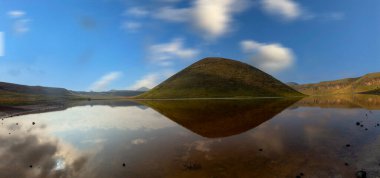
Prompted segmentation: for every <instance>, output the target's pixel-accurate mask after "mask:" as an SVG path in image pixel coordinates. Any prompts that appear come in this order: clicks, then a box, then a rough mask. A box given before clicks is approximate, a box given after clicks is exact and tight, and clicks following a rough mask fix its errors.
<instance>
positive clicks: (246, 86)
mask: <svg viewBox="0 0 380 178" xmlns="http://www.w3.org/2000/svg"><path fill="white" fill-rule="evenodd" d="M281 96H302V94H301V93H299V92H297V91H295V90H294V89H292V88H290V87H288V86H287V85H285V84H283V83H282V82H280V81H279V80H277V79H275V78H273V77H272V76H270V75H268V74H266V73H264V72H262V71H260V70H259V69H256V68H254V67H252V66H250V65H248V64H245V63H242V62H238V61H234V60H229V59H224V58H205V59H203V60H200V61H198V62H196V63H194V64H192V65H191V66H189V67H187V68H185V69H184V70H182V71H180V72H179V73H177V74H175V75H174V76H172V77H170V78H169V79H167V80H166V81H164V82H163V83H161V84H160V85H158V86H157V87H155V88H153V89H152V90H150V91H149V92H147V93H144V94H142V95H139V96H138V97H137V98H149V99H153V98H208V97H281Z"/></svg>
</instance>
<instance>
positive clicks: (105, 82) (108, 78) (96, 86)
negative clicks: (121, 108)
mask: <svg viewBox="0 0 380 178" xmlns="http://www.w3.org/2000/svg"><path fill="white" fill-rule="evenodd" d="M121 75H122V72H110V73H108V74H106V75H103V76H102V77H101V78H100V79H99V80H97V81H95V82H94V83H93V84H92V85H91V86H90V90H91V91H104V90H105V89H107V87H108V86H109V84H111V83H112V82H113V81H115V80H117V79H119V78H120V77H121Z"/></svg>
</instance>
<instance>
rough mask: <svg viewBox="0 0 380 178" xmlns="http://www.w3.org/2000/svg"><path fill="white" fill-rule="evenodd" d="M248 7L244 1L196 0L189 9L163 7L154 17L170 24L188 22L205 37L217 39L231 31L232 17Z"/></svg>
mask: <svg viewBox="0 0 380 178" xmlns="http://www.w3.org/2000/svg"><path fill="white" fill-rule="evenodd" d="M248 6H249V3H248V1H246V0H196V1H195V2H194V3H193V4H192V6H191V7H188V8H173V7H165V8H162V9H160V10H158V11H157V12H156V13H155V15H154V17H155V18H157V19H162V20H166V21H170V22H188V23H190V24H191V25H192V26H194V27H196V28H197V29H199V30H200V31H201V32H202V35H204V36H205V37H214V38H215V37H219V36H221V35H223V34H225V33H226V32H228V31H229V30H230V29H231V27H230V26H231V22H233V15H234V14H236V13H238V12H242V11H243V10H245V9H246V8H247V7H248Z"/></svg>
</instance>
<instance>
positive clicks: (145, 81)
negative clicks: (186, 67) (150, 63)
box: [128, 70, 174, 90]
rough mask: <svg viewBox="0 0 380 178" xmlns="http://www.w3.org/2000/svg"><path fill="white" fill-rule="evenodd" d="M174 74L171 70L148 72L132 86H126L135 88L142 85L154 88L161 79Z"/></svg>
mask: <svg viewBox="0 0 380 178" xmlns="http://www.w3.org/2000/svg"><path fill="white" fill-rule="evenodd" d="M173 74H174V72H173V71H171V70H167V71H161V72H157V73H150V74H148V75H145V76H143V77H142V78H141V79H139V80H137V81H136V82H135V83H134V84H133V85H132V86H130V87H128V89H132V90H137V89H139V88H142V87H147V88H150V89H151V88H154V87H155V86H156V85H158V84H159V83H160V82H162V81H163V80H165V79H167V78H168V77H170V76H172V75H173Z"/></svg>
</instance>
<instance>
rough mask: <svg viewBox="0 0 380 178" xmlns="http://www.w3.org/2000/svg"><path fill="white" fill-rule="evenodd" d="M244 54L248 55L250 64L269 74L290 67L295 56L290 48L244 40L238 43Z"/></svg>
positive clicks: (277, 44)
mask: <svg viewBox="0 0 380 178" xmlns="http://www.w3.org/2000/svg"><path fill="white" fill-rule="evenodd" d="M240 45H241V48H242V50H243V52H244V53H246V54H247V55H249V58H250V59H251V61H250V62H252V63H253V65H255V66H256V67H258V68H260V69H262V70H264V71H266V72H270V73H275V72H279V71H282V70H285V69H287V68H289V67H291V66H292V65H293V63H294V60H295V56H294V54H293V51H292V50H291V49H290V48H287V47H284V46H283V45H281V44H279V43H271V44H265V43H259V42H256V41H253V40H245V41H242V42H241V43H240Z"/></svg>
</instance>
